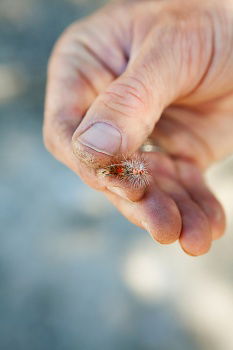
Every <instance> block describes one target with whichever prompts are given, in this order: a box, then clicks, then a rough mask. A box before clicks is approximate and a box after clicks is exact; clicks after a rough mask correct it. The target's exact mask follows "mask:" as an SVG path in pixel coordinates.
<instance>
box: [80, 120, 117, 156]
mask: <svg viewBox="0 0 233 350" xmlns="http://www.w3.org/2000/svg"><path fill="white" fill-rule="evenodd" d="M78 142H80V143H81V144H83V145H85V146H88V147H90V148H92V149H94V150H95V151H97V152H101V153H105V154H108V155H110V156H112V155H114V154H116V153H117V152H118V151H119V149H120V147H121V134H120V132H119V131H118V130H117V129H115V128H114V127H113V126H111V125H110V124H107V123H95V124H93V125H92V126H91V127H90V128H89V129H87V130H86V131H85V132H84V133H83V134H81V135H80V136H79V138H78Z"/></svg>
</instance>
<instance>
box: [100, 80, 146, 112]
mask: <svg viewBox="0 0 233 350" xmlns="http://www.w3.org/2000/svg"><path fill="white" fill-rule="evenodd" d="M103 100H104V103H105V104H106V105H108V106H109V107H111V108H115V109H117V110H118V111H119V112H120V111H122V112H124V114H127V115H129V116H131V115H132V116H133V115H134V114H135V111H136V113H140V112H145V110H147V109H148V104H147V96H146V93H145V91H144V90H143V89H142V87H141V86H140V83H139V82H136V81H134V80H133V78H132V79H128V78H127V81H119V82H115V83H114V84H113V85H112V86H111V87H109V88H108V90H107V91H106V92H105V93H104V96H103Z"/></svg>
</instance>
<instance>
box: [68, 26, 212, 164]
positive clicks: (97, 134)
mask: <svg viewBox="0 0 233 350" xmlns="http://www.w3.org/2000/svg"><path fill="white" fill-rule="evenodd" d="M194 27H195V26H194ZM167 28H168V29H167ZM180 31H181V32H182V35H181V34H180V32H179V30H178V29H177V28H174V26H171V25H170V26H167V25H164V24H163V25H160V27H157V28H156V30H153V31H152V32H151V33H150V35H148V36H147V38H146V40H145V41H144V43H143V45H142V47H141V48H140V50H139V51H138V50H137V54H134V53H133V52H132V55H131V59H130V61H129V63H128V66H127V69H126V71H125V72H124V73H123V74H122V75H121V76H120V77H118V78H117V79H116V80H115V81H113V82H112V83H111V84H110V85H109V86H108V88H107V89H106V91H104V92H103V93H102V94H100V95H99V96H98V97H97V99H96V100H95V102H94V103H93V104H92V106H91V108H90V109H89V110H88V112H87V113H86V115H85V117H84V118H83V120H82V122H81V123H80V125H79V127H78V128H77V130H76V132H75V133H74V135H73V147H74V150H75V153H76V154H77V155H78V156H81V157H82V155H83V154H84V153H86V152H87V153H88V154H91V155H92V157H94V158H96V159H98V160H99V161H100V160H102V159H106V157H109V156H113V155H116V154H125V153H126V154H127V153H129V154H131V153H133V152H135V151H136V150H137V149H138V148H139V147H140V146H141V145H142V144H143V142H144V141H145V140H146V138H147V137H148V136H149V135H150V134H151V132H152V131H153V128H154V126H155V123H156V122H157V121H158V120H159V118H160V116H161V114H162V111H163V110H164V108H165V107H166V106H168V105H169V104H170V103H171V102H173V101H174V100H177V99H178V98H179V97H181V96H185V95H186V94H188V93H189V92H191V91H193V89H194V88H195V86H197V85H198V82H199V81H201V77H202V75H204V68H203V67H205V62H204V65H203V62H199V58H198V57H197V56H198V54H197V53H199V52H201V50H200V48H199V46H200V45H201V41H200V40H199V41H200V43H199V41H198V40H197V36H196V37H195V35H192V36H190V35H189V34H190V33H186V32H185V29H184V28H183V27H182V29H181V30H180ZM194 32H195V31H194ZM162 33H163V35H162V38H161V34H162ZM194 44H195V45H194ZM197 46H198V47H197ZM207 53H208V48H206V50H205V56H207ZM191 57H193V58H194V59H193V60H192V59H191ZM190 60H192V65H190ZM207 64H208V59H206V65H207ZM190 66H191V67H190ZM200 67H202V69H200Z"/></svg>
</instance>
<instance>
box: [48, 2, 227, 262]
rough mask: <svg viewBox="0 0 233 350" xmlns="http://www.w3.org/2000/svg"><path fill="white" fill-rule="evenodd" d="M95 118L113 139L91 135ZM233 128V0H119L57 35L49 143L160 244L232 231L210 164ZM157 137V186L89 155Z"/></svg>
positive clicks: (125, 149)
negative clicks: (114, 172)
mask: <svg viewBox="0 0 233 350" xmlns="http://www.w3.org/2000/svg"><path fill="white" fill-rule="evenodd" d="M95 122H99V123H100V122H102V123H104V124H105V126H106V124H107V125H111V126H113V127H114V128H115V129H111V130H112V133H113V134H112V135H113V136H112V138H111V137H110V139H109V141H108V143H107V148H108V149H106V144H104V141H103V142H102V145H101V147H102V148H101V147H100V148H98V147H94V146H93V147H92V144H91V143H88V142H86V139H85V140H84V141H85V142H83V138H82V137H80V135H82V136H83V134H84V132H85V131H87V130H89V128H90V126H91V125H93V124H94V123H95ZM98 125H99V124H98ZM101 125H103V124H101ZM232 132H233V0H224V1H221V3H220V4H219V1H214V0H209V1H208V0H206V1H199V0H192V1H186V0H170V1H169V0H168V1H155V0H152V1H147V0H141V1H136V0H134V1H116V2H113V3H110V4H108V5H107V6H106V7H104V8H103V9H101V10H99V11H98V12H96V13H94V14H93V15H91V16H90V17H88V18H85V19H83V20H82V21H79V22H76V23H74V24H73V25H71V26H70V27H69V28H68V29H67V30H66V31H65V32H64V34H63V35H62V36H61V38H60V39H59V40H58V42H57V44H56V45H55V48H54V50H53V53H52V55H51V59H50V62H49V69H48V84H47V93H46V104H45V122H44V139H45V144H46V146H47V148H48V149H49V151H50V152H51V153H52V154H53V155H54V156H55V157H56V158H57V159H59V160H60V161H61V162H63V163H64V164H66V165H67V166H68V167H69V168H71V169H72V170H73V171H74V172H75V173H77V174H78V175H79V176H80V177H81V179H82V180H83V181H84V182H85V183H87V184H88V185H89V186H91V187H93V188H95V189H98V190H101V191H103V192H104V193H105V194H106V196H107V197H108V198H109V199H110V201H112V202H113V203H114V204H115V206H116V207H117V208H118V209H119V210H120V211H121V212H122V213H123V214H124V215H125V216H126V217H127V218H128V219H129V220H130V221H131V222H133V223H134V224H136V225H138V226H140V227H143V228H145V229H146V230H147V231H148V232H150V234H151V235H152V237H153V238H154V239H155V240H157V241H158V242H160V243H163V244H169V243H172V242H174V241H176V240H179V241H180V244H181V247H182V248H183V250H184V251H185V252H187V253H188V254H190V255H195V256H197V255H201V254H204V253H206V252H207V251H208V250H209V248H210V246H211V242H212V240H214V239H217V238H219V237H220V236H221V235H222V234H223V233H224V228H225V217H224V212H223V210H222V207H221V205H220V204H219V202H218V200H217V199H216V198H215V196H214V195H213V194H212V193H211V192H210V190H209V189H208V188H207V186H206V184H205V182H204V180H203V175H202V174H203V171H204V170H205V169H206V168H207V167H209V166H210V165H211V164H213V163H214V162H216V161H218V160H220V159H222V158H224V157H226V156H228V155H229V154H231V153H232V151H233V137H232ZM91 135H92V134H91ZM106 135H107V133H105V136H106ZM89 136H90V133H89ZM115 136H116V139H117V140H118V141H119V144H118V148H116V147H115V144H114V142H113V141H112V140H113V139H114V140H115V138H114V137H115ZM149 136H150V138H151V139H153V140H154V142H155V143H156V144H158V145H160V146H161V147H162V148H163V149H164V150H165V151H166V153H160V152H151V153H148V154H147V159H148V162H149V164H150V169H151V174H152V180H151V182H150V186H149V187H148V188H147V189H146V191H144V190H142V189H138V190H132V189H131V188H130V186H127V184H123V183H114V181H113V182H111V181H110V180H109V179H107V178H103V177H98V176H97V174H96V171H95V169H94V168H92V167H90V166H89V165H90V160H91V162H94V164H102V163H105V162H109V159H111V157H112V155H114V154H131V153H134V152H135V151H137V150H138V149H139V147H140V146H141V145H142V144H143V142H144V141H145V140H146V139H147V138H148V137H149ZM100 139H101V138H100ZM103 140H105V138H103ZM93 143H94V141H93Z"/></svg>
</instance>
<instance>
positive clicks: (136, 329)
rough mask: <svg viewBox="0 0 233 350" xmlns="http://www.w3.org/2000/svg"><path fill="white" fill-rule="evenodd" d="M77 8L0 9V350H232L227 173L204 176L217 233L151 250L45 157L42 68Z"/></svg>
mask: <svg viewBox="0 0 233 350" xmlns="http://www.w3.org/2000/svg"><path fill="white" fill-rule="evenodd" d="M101 3H103V1H95V2H94V1H92V2H91V1H88V0H67V1H65V0H54V1H52V0H50V1H49V0H0V158H1V162H0V169H1V170H0V221H1V224H0V349H1V350H21V349H22V350H79V349H80V350H105V349H106V350H115V349H117V350H119V349H120V350H171V349H172V350H202V349H203V350H209V349H211V350H232V349H233V247H232V246H233V237H232V236H233V235H232V233H233V232H232V231H233V218H232V210H233V181H232V178H233V177H232V176H233V161H231V160H228V161H226V162H224V163H222V164H221V165H219V166H216V167H215V168H214V169H211V170H210V172H209V173H208V175H207V178H208V181H209V183H210V185H211V187H212V188H213V189H214V191H215V192H216V193H217V195H218V197H219V198H220V199H221V200H222V203H223V205H224V207H225V209H226V211H227V215H228V231H227V234H226V235H225V237H224V238H222V239H221V240H220V241H218V242H216V243H214V245H213V248H212V250H211V252H210V253H209V254H208V255H206V256H204V257H200V258H191V257H188V256H186V255H185V254H184V253H183V252H182V251H181V250H180V248H179V246H178V245H177V244H175V245H172V246H160V245H159V244H155V243H154V242H153V241H152V240H151V238H150V237H149V236H148V235H147V233H146V232H144V231H142V230H140V229H138V228H136V227H134V226H133V225H131V224H130V223H128V222H127V221H126V220H125V219H124V218H123V217H122V216H121V215H120V214H119V213H118V212H117V211H116V210H115V209H114V208H113V207H112V206H111V205H110V204H109V203H108V202H107V200H106V199H105V198H104V197H103V196H102V195H101V194H100V193H97V192H95V191H94V190H91V189H89V188H88V187H87V186H85V185H83V184H82V183H81V181H80V180H79V179H78V177H77V176H75V175H74V174H73V173H72V172H71V171H69V170H68V169H66V168H65V167H64V166H63V165H61V164H59V163H58V162H57V161H56V160H54V159H53V158H52V156H50V155H49V154H48V153H47V152H46V151H45V149H44V147H43V144H42V137H41V124H42V115H43V100H44V88H45V79H46V64H47V60H48V57H49V53H50V51H51V48H52V46H53V43H54V41H55V40H56V38H57V37H58V35H59V34H60V33H61V32H62V31H63V29H64V28H65V27H66V26H67V25H68V24H70V23H71V22H72V21H74V20H76V19H77V18H79V17H82V16H84V15H86V14H88V13H89V12H91V11H93V10H94V9H95V8H97V7H98V6H100V5H101Z"/></svg>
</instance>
